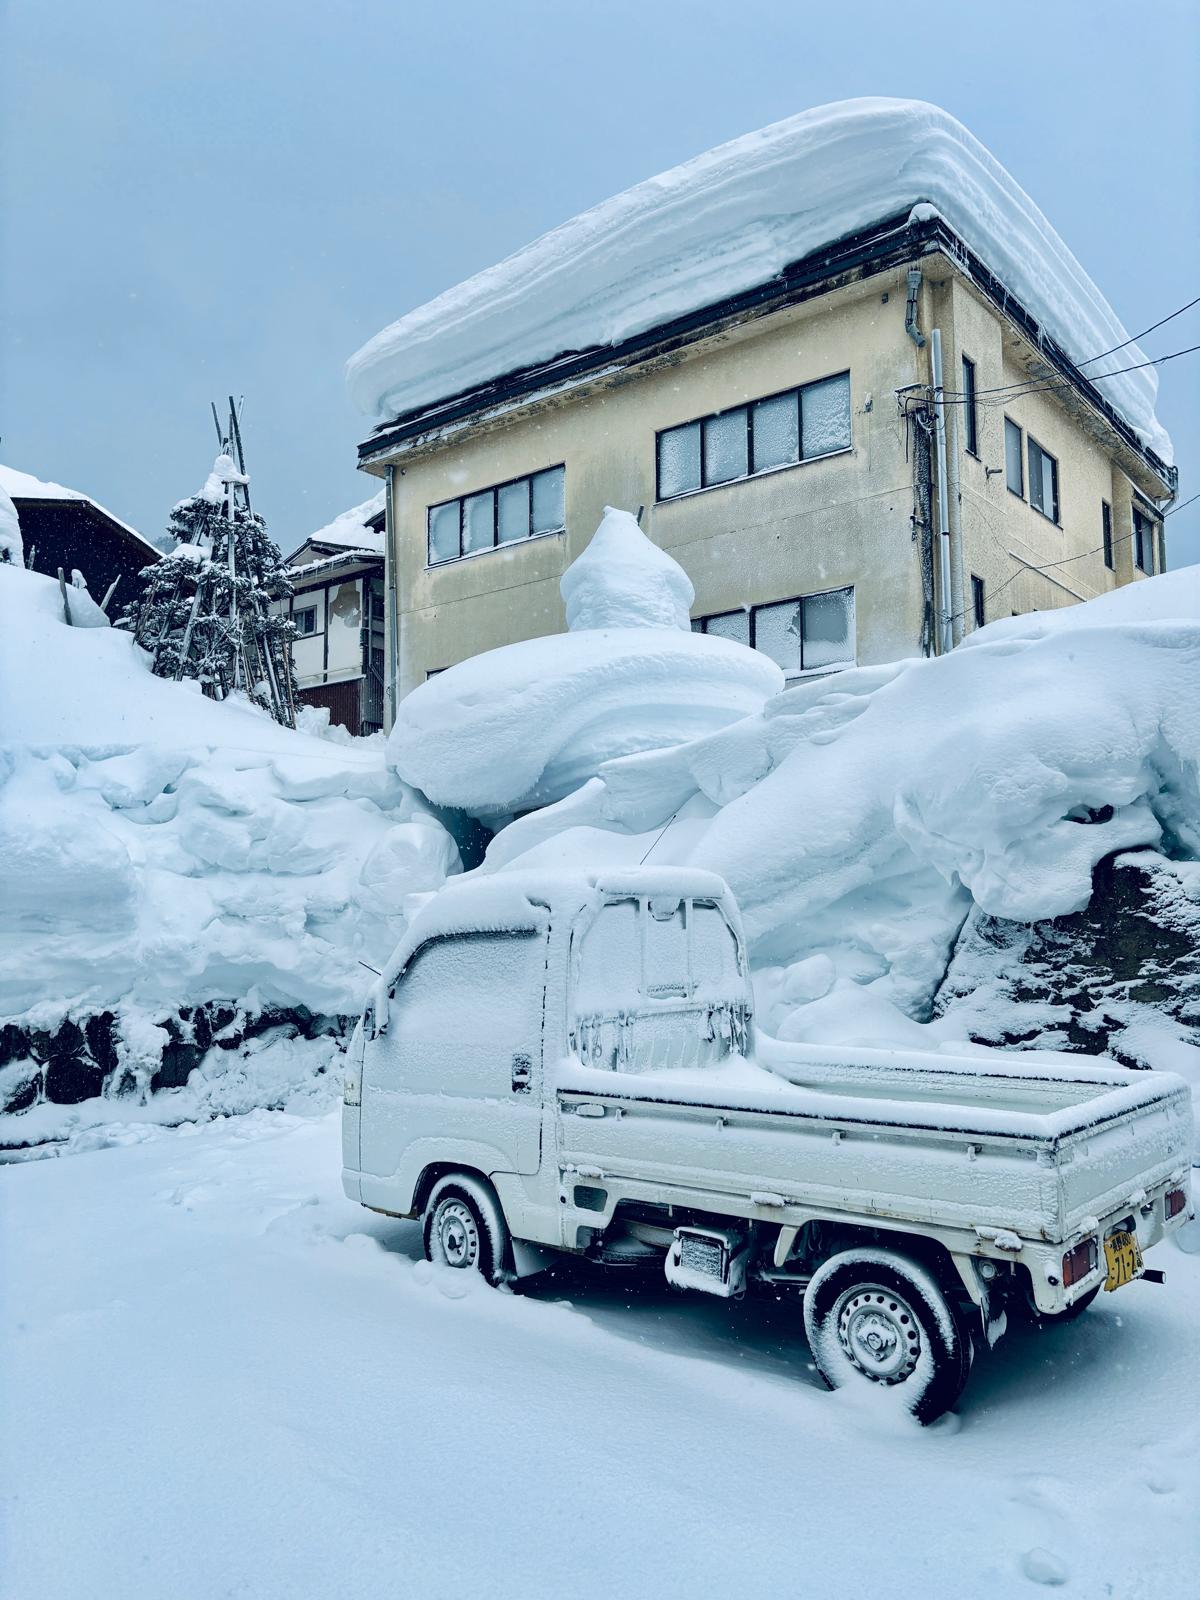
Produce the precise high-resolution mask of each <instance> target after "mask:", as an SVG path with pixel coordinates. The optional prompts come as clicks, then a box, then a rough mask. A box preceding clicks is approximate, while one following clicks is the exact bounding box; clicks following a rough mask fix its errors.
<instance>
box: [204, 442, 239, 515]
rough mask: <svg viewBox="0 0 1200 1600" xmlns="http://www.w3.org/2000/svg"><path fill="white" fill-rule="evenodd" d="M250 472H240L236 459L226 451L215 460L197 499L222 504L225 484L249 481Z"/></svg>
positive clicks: (212, 503)
mask: <svg viewBox="0 0 1200 1600" xmlns="http://www.w3.org/2000/svg"><path fill="white" fill-rule="evenodd" d="M249 482H250V477H249V474H247V473H244V472H239V471H238V469H237V465H236V463H235V462H234V459H233V457H232V456H230V455H226V454H225V453H224V451H222V453H221V454H220V455H219V456H218V457H217V459H216V460H215V461H214V462H213V469H212V471H211V472H210V473H209V475H208V477H207V478H206V479H205V481H204V487H203V489H201V491H200V493H199V494H198V495H197V496H196V499H197V500H207V501H208V502H209V503H210V504H211V505H214V506H215V505H220V503H221V501H222V500H224V498H225V485H226V484H227V483H249Z"/></svg>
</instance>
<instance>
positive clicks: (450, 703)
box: [388, 507, 783, 822]
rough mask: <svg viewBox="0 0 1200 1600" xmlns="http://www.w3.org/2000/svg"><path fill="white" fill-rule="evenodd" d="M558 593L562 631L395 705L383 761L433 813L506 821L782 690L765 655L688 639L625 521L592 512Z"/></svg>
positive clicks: (670, 591)
mask: <svg viewBox="0 0 1200 1600" xmlns="http://www.w3.org/2000/svg"><path fill="white" fill-rule="evenodd" d="M562 593H563V598H564V600H565V601H566V604H567V613H568V624H569V627H570V630H571V631H570V632H568V633H567V634H565V635H563V634H554V635H552V636H550V637H548V638H543V639H528V640H524V641H523V642H521V643H519V644H510V645H505V646H503V647H502V648H501V649H499V650H489V651H486V652H485V653H484V654H483V655H479V656H473V657H472V658H471V659H470V660H468V661H463V662H460V663H459V664H458V665H457V666H454V667H448V668H447V669H446V671H445V672H440V673H438V674H437V676H436V677H433V678H430V679H429V680H428V682H426V683H424V684H422V685H421V686H420V687H419V688H417V689H415V690H414V691H413V693H412V694H410V695H409V696H408V697H407V698H406V699H405V700H403V701H402V702H401V704H400V708H399V711H398V713H397V717H396V723H395V726H394V727H393V729H392V732H391V736H390V738H389V741H388V758H389V760H390V761H391V763H392V765H393V766H394V767H395V769H396V771H397V772H398V773H399V774H400V776H401V777H402V778H403V779H404V780H405V781H406V782H408V783H411V784H412V785H413V786H414V787H415V788H418V789H420V790H421V791H422V793H424V794H425V795H426V796H428V798H429V799H430V800H432V801H433V802H434V803H435V804H437V805H444V806H452V807H455V808H458V809H461V810H463V811H467V812H469V813H471V815H473V816H475V817H479V818H483V819H485V820H488V821H492V822H495V821H497V820H500V819H507V818H508V817H509V816H511V815H512V814H513V813H514V812H518V811H528V810H530V809H531V808H533V807H536V806H542V805H547V804H549V803H552V802H553V801H556V800H559V799H561V798H562V797H563V796H564V795H567V794H570V793H571V792H572V791H573V790H575V789H578V788H579V787H580V786H581V785H583V784H584V783H586V782H587V780H588V779H589V778H591V777H592V776H593V775H594V774H595V773H596V772H597V771H598V770H599V768H600V767H601V766H602V765H603V764H604V763H605V762H606V761H608V760H610V759H612V758H613V757H615V756H621V755H627V754H629V753H631V752H634V751H642V750H655V749H659V748H661V747H663V746H666V745H677V744H680V743H682V742H684V741H687V740H690V739H694V738H697V737H700V736H702V735H704V734H707V733H710V732H712V731H713V730H714V729H716V728H720V727H723V726H725V725H726V724H727V723H730V722H734V721H736V720H738V719H739V718H741V717H744V716H746V715H747V714H748V713H749V712H751V711H755V710H757V709H758V707H759V706H761V705H762V703H763V701H764V700H765V699H767V697H768V696H769V695H771V694H773V693H775V692H776V691H777V690H778V689H779V688H780V686H781V685H782V682H783V674H782V673H781V672H780V670H779V668H778V667H777V666H776V664H775V663H774V662H773V661H770V660H768V658H767V657H766V656H764V655H760V654H759V653H758V652H757V651H754V650H749V649H747V648H746V647H745V646H744V645H740V644H737V643H735V642H733V641H732V640H727V639H718V638H715V637H709V636H707V635H704V634H694V633H692V632H691V631H690V625H689V623H688V620H687V618H688V607H689V606H690V604H691V596H692V586H691V584H690V583H689V582H688V579H687V577H686V575H685V574H684V572H683V570H682V568H680V567H679V565H678V563H677V562H675V561H673V560H672V558H671V557H670V556H668V555H667V554H666V553H665V552H664V551H661V550H659V549H658V548H657V547H656V546H655V545H654V544H652V543H651V541H650V540H649V539H648V538H647V537H646V536H645V534H643V533H642V532H641V530H640V529H639V528H638V526H637V523H636V521H635V520H634V518H633V517H632V516H630V515H629V513H628V512H624V511H614V510H613V508H612V507H607V508H606V509H605V514H604V518H603V520H602V522H601V524H600V527H599V528H598V529H597V532H596V535H595V537H594V538H593V540H592V542H591V544H590V545H589V546H588V549H587V550H586V551H585V552H584V553H583V555H581V556H580V558H579V559H578V560H577V561H576V562H575V563H574V564H573V566H571V567H570V568H569V569H568V570H567V572H566V573H565V574H564V576H563V579H562Z"/></svg>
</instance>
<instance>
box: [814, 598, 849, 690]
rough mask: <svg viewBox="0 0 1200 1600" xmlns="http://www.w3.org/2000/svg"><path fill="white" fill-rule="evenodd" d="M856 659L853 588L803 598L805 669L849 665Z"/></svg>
mask: <svg viewBox="0 0 1200 1600" xmlns="http://www.w3.org/2000/svg"><path fill="white" fill-rule="evenodd" d="M853 660H854V590H853V589H852V588H850V589H829V590H827V591H826V592H825V593H824V594H810V595H806V596H805V597H804V661H803V666H804V670H805V671H806V672H812V671H814V670H815V669H816V668H817V667H840V666H846V665H848V664H849V663H851V662H852V661H853Z"/></svg>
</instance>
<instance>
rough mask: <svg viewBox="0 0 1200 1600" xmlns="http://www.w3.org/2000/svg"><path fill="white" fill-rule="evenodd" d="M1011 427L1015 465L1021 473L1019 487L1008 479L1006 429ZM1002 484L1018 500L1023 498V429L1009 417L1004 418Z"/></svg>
mask: <svg viewBox="0 0 1200 1600" xmlns="http://www.w3.org/2000/svg"><path fill="white" fill-rule="evenodd" d="M1010 428H1011V429H1012V430H1013V432H1014V433H1015V434H1016V436H1017V441H1018V444H1017V466H1018V467H1019V469H1020V473H1021V487H1020V488H1019V489H1014V488H1013V486H1012V484H1011V483H1010V482H1009V481H1008V430H1009V429H1010ZM1004 486H1005V488H1006V489H1007V490H1008V492H1009V494H1015V495H1016V497H1017V499H1018V500H1024V498H1025V430H1024V428H1023V427H1022V426H1021V424H1020V423H1019V422H1014V421H1013V419H1012V418H1011V417H1007V416H1006V417H1005V419H1004Z"/></svg>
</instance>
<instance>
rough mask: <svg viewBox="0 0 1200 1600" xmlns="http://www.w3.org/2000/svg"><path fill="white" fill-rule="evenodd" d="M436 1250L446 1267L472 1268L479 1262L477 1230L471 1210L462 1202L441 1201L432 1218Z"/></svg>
mask: <svg viewBox="0 0 1200 1600" xmlns="http://www.w3.org/2000/svg"><path fill="white" fill-rule="evenodd" d="M434 1232H435V1233H436V1235H437V1242H438V1249H439V1251H440V1252H441V1256H442V1260H443V1261H444V1262H445V1263H446V1265H447V1266H448V1267H474V1266H476V1265H478V1262H479V1229H478V1228H477V1227H476V1225H475V1218H474V1217H473V1216H472V1214H471V1208H470V1207H469V1206H468V1205H466V1204H465V1203H464V1202H463V1201H462V1200H443V1201H442V1203H441V1205H440V1206H439V1207H438V1210H437V1216H436V1217H435V1218H434Z"/></svg>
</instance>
